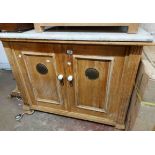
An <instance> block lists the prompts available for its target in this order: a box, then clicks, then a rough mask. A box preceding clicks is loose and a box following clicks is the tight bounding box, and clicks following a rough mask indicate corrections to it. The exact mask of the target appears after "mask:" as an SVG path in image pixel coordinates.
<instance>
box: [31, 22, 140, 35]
mask: <svg viewBox="0 0 155 155" xmlns="http://www.w3.org/2000/svg"><path fill="white" fill-rule="evenodd" d="M47 26H48V27H53V26H128V33H137V31H138V27H139V24H137V23H34V27H35V30H36V32H43V31H44V28H45V27H47Z"/></svg>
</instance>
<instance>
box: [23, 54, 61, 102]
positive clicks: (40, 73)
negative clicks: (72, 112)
mask: <svg viewBox="0 0 155 155" xmlns="http://www.w3.org/2000/svg"><path fill="white" fill-rule="evenodd" d="M22 55H23V59H24V63H25V67H26V70H27V74H28V77H29V81H30V83H31V86H32V91H33V93H34V96H35V100H36V101H37V102H38V103H39V102H42V103H43V102H44V103H51V104H58V105H60V104H63V99H62V94H61V89H60V83H59V81H58V80H57V68H56V61H55V54H46V53H44V54H42V53H33V52H32V53H31V52H22Z"/></svg>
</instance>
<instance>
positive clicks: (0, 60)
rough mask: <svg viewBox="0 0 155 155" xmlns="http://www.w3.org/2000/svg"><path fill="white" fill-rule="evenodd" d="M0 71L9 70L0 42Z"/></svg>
mask: <svg viewBox="0 0 155 155" xmlns="http://www.w3.org/2000/svg"><path fill="white" fill-rule="evenodd" d="M0 69H5V70H11V67H10V64H9V62H8V59H7V57H6V54H5V51H4V48H3V44H2V42H1V41H0Z"/></svg>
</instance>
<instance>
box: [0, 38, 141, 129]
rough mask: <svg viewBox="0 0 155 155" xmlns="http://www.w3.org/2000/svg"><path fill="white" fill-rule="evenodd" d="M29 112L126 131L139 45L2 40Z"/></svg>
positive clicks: (139, 53)
mask: <svg viewBox="0 0 155 155" xmlns="http://www.w3.org/2000/svg"><path fill="white" fill-rule="evenodd" d="M3 45H4V47H5V51H6V53H7V56H8V58H9V61H10V64H11V65H12V68H13V74H14V76H15V78H16V81H17V84H18V87H19V89H20V91H21V94H22V97H23V100H24V104H25V106H26V107H28V108H29V109H34V110H39V111H45V112H51V113H55V114H60V115H65V116H69V117H74V118H80V119H84V120H90V121H95V122H99V123H105V124H109V125H112V126H115V127H116V128H119V129H123V128H124V127H125V119H126V114H127V109H128V106H129V101H130V97H131V93H132V89H133V86H134V80H135V77H136V73H137V69H138V65H139V61H140V55H141V51H142V46H136V45H134V46H131V45H109V44H108V43H107V44H105V45H95V44H89V43H88V44H80V43H78V44H77V43H74V42H73V43H67V42H65V43H61V42H59V41H58V42H54V43H53V42H50V41H46V42H45V41H41V40H40V41H37V40H36V41H34V40H33V41H32V40H27V41H20V40H19V41H17V40H11V41H10V40H9V41H8V40H3Z"/></svg>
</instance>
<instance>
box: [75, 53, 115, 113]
mask: <svg viewBox="0 0 155 155" xmlns="http://www.w3.org/2000/svg"><path fill="white" fill-rule="evenodd" d="M113 59H114V58H113V57H101V56H80V55H74V56H73V61H74V71H75V72H74V77H75V102H76V106H77V107H78V108H81V109H87V110H93V111H99V112H106V110H107V103H108V97H107V96H108V93H109V88H110V80H111V73H112V68H113Z"/></svg>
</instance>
